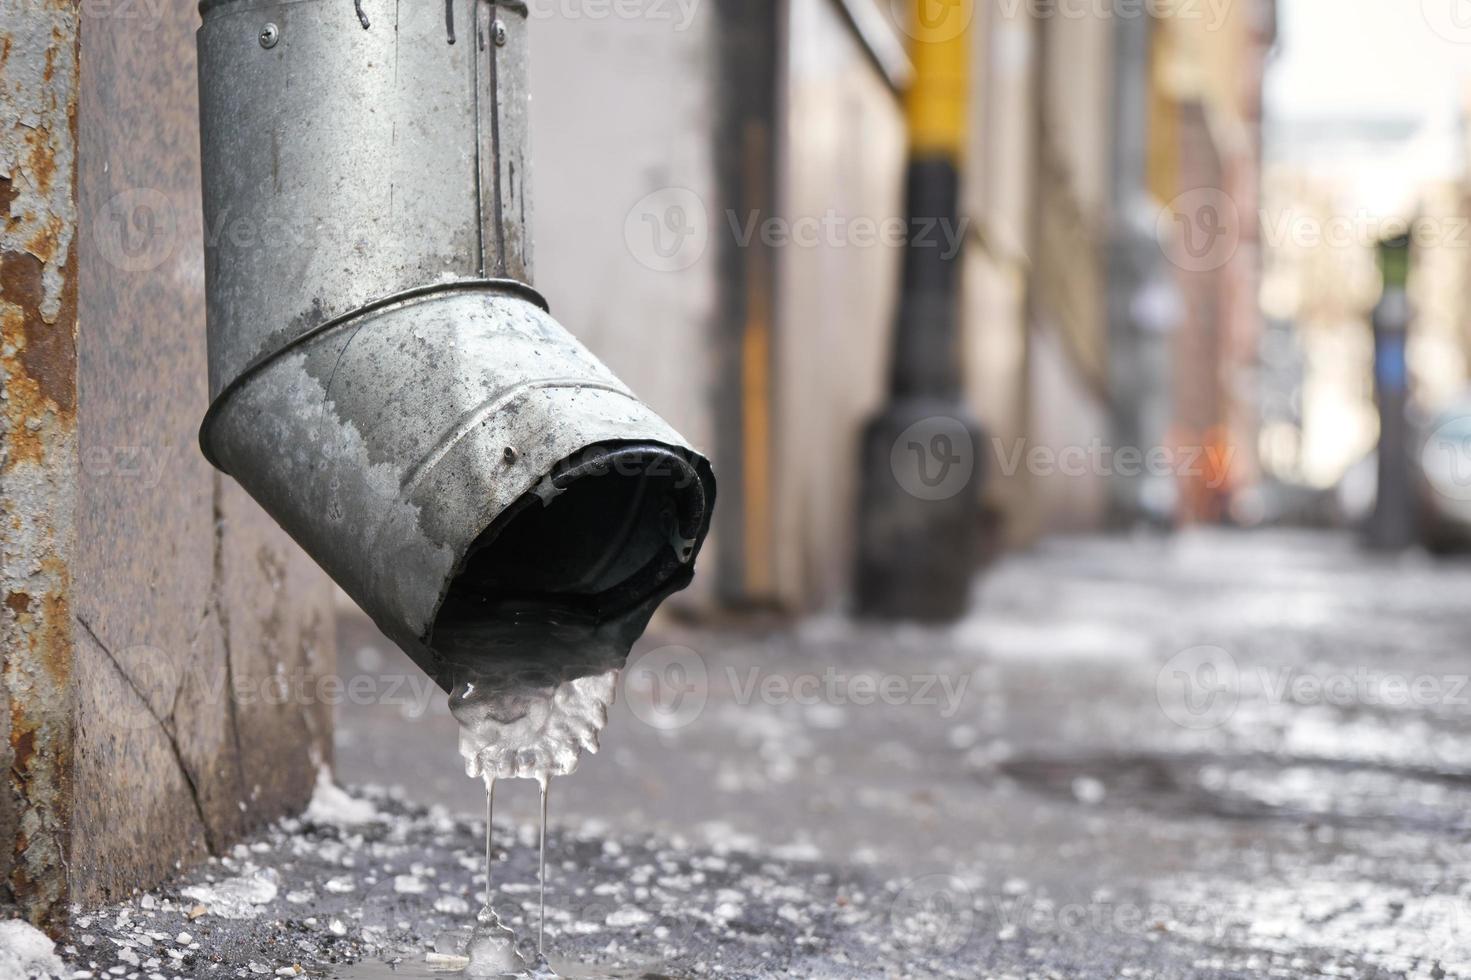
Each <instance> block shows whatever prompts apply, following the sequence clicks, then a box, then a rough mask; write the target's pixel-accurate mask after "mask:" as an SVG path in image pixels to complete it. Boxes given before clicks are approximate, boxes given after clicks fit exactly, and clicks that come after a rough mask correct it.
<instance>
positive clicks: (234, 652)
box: [71, 4, 332, 904]
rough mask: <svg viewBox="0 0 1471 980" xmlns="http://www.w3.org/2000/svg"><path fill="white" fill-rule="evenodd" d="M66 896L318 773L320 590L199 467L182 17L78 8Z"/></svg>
mask: <svg viewBox="0 0 1471 980" xmlns="http://www.w3.org/2000/svg"><path fill="white" fill-rule="evenodd" d="M85 9H86V10H87V12H86V14H84V23H83V25H82V36H83V37H82V51H83V56H82V71H81V77H82V93H81V100H80V119H81V125H80V153H81V172H80V178H79V184H80V202H79V203H80V212H81V223H82V233H81V236H80V242H79V245H80V253H81V298H80V328H79V332H80V367H79V374H80V379H79V386H80V392H81V397H80V405H79V409H78V430H79V440H80V477H79V479H80V494H79V505H78V528H79V545H78V550H77V555H76V562H75V572H74V576H75V586H74V595H75V613H76V619H77V624H78V628H77V644H78V645H77V650H76V657H77V663H78V667H79V671H78V673H79V678H80V683H79V685H78V698H79V704H78V711H77V725H76V739H77V742H76V774H75V781H76V792H77V807H76V814H75V825H74V827H75V832H74V835H73V843H72V847H73V853H72V865H71V867H72V889H73V897H74V899H75V900H77V901H79V902H82V903H84V904H85V903H89V902H93V901H98V900H102V899H106V898H109V897H113V896H115V895H117V894H119V893H120V892H125V891H127V890H130V889H131V888H133V887H136V886H139V885H143V884H148V883H151V882H154V881H157V880H159V879H160V878H162V877H165V876H166V875H168V874H169V873H170V872H171V871H172V870H173V869H174V868H175V866H176V862H180V861H182V862H184V863H186V864H187V863H188V862H190V861H193V860H196V859H198V858H201V857H203V856H205V855H206V854H208V853H210V852H215V853H218V852H220V851H221V850H222V849H224V848H226V847H227V846H228V845H229V844H230V843H231V842H232V841H233V840H234V839H235V838H236V837H237V836H239V835H240V834H241V833H242V832H243V831H244V830H246V829H248V828H249V827H251V826H254V825H257V824H259V823H261V822H263V821H265V820H268V819H271V818H274V817H277V816H280V815H282V814H284V813H287V812H290V811H292V810H293V809H295V808H298V807H299V806H300V805H301V804H302V803H304V802H305V801H306V800H307V799H308V798H309V797H310V794H311V788H312V785H313V782H314V779H315V774H316V769H317V766H318V765H319V764H321V763H323V762H326V761H328V754H329V751H330V712H329V709H327V708H326V707H324V706H323V705H321V704H319V703H305V702H307V701H308V700H310V698H309V697H307V696H304V693H303V692H306V693H307V694H309V693H310V691H311V690H312V689H313V688H312V684H311V683H310V680H309V679H310V678H314V677H318V676H321V675H323V674H326V673H329V672H330V671H331V670H332V653H331V647H332V642H331V641H332V637H331V627H330V622H331V621H330V617H329V609H330V593H329V591H328V587H327V584H326V580H325V578H324V577H323V576H322V575H321V573H320V572H319V571H318V570H317V569H316V567H315V565H313V564H312V563H311V562H310V561H309V560H308V559H307V558H306V557H305V556H304V555H303V554H302V553H301V552H300V550H299V549H297V547H296V546H295V545H294V544H293V543H292V542H291V541H290V540H289V539H288V538H287V537H286V536H285V535H284V534H283V533H282V532H281V531H280V530H279V529H278V528H276V526H275V525H274V524H273V523H272V522H271V521H270V520H269V519H268V518H266V517H265V515H264V514H263V513H262V512H261V511H260V509H259V508H258V507H257V506H256V505H255V504H254V503H253V502H251V501H250V500H249V499H248V498H247V497H246V496H245V495H244V493H243V492H241V491H239V489H238V488H237V487H236V486H235V485H234V483H233V482H232V481H230V480H228V479H227V478H224V477H221V476H220V475H219V474H217V473H215V472H214V471H213V470H212V469H211V468H210V467H209V465H208V464H207V463H206V462H205V461H204V459H203V457H202V456H201V455H200V453H199V449H198V447H197V444H196V430H197V427H198V425H199V421H200V419H201V418H202V417H203V415H204V410H205V407H206V404H207V397H208V392H207V374H206V368H205V331H204V279H203V258H202V255H203V241H204V238H203V236H204V234H206V230H205V229H204V228H203V224H202V219H201V216H200V196H199V135H198V124H197V89H196V66H195V48H194V30H195V28H196V27H197V26H198V17H197V15H196V14H195V12H194V5H193V4H136V5H116V6H106V5H99V6H97V7H96V8H85Z"/></svg>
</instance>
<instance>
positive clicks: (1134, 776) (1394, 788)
mask: <svg viewBox="0 0 1471 980" xmlns="http://www.w3.org/2000/svg"><path fill="white" fill-rule="evenodd" d="M1000 770H1001V772H1002V773H1004V774H1005V775H1006V776H1009V777H1010V778H1012V779H1014V780H1016V781H1017V782H1018V783H1020V784H1022V785H1023V786H1026V787H1028V788H1030V789H1032V790H1034V791H1036V792H1040V793H1045V794H1047V795H1049V796H1059V797H1066V798H1071V799H1075V800H1078V801H1079V802H1082V803H1087V804H1090V805H1096V806H1113V807H1135V808H1139V809H1145V810H1150V811H1153V812H1157V813H1166V814H1178V815H1182V816H1194V815H1200V816H1211V817H1220V818H1226V819H1236V820H1301V821H1310V822H1314V823H1320V824H1328V825H1332V826H1354V827H1358V826H1381V825H1384V826H1394V827H1397V828H1400V829H1406V828H1415V829H1418V830H1422V831H1429V832H1434V833H1447V834H1458V833H1465V832H1468V831H1471V776H1467V775H1464V774H1460V773H1444V772H1434V771H1416V770H1407V769H1397V768H1393V767H1387V766H1376V765H1372V764H1364V763H1358V762H1353V763H1349V762H1335V761H1332V760H1317V759H1311V760H1300V759H1278V758H1274V757H1230V756H1209V755H1178V756H1172V755H1149V754H1138V755H1126V756H1099V757H1094V758H1070V759H1055V758H1023V759H1016V760H1013V761H1010V762H1008V763H1005V764H1004V765H1002V766H1001V767H1000Z"/></svg>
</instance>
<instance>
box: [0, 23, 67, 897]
mask: <svg viewBox="0 0 1471 980" xmlns="http://www.w3.org/2000/svg"><path fill="white" fill-rule="evenodd" d="M76 51H77V15H76V12H75V9H74V8H73V6H72V4H71V3H68V2H66V0H49V2H40V0H38V2H36V3H30V4H9V3H7V4H0V104H3V106H4V111H3V112H0V216H3V219H4V220H0V519H3V521H4V528H3V532H0V646H3V650H4V654H5V657H4V670H3V679H4V696H3V697H0V715H3V717H0V721H3V722H4V724H5V728H6V732H7V735H8V738H7V739H6V740H5V742H4V744H3V747H0V753H3V757H0V772H3V773H4V774H5V777H4V782H3V787H4V789H3V792H0V872H3V875H4V878H3V882H0V895H3V898H4V900H5V901H6V902H13V903H17V904H19V905H21V906H22V907H23V908H24V909H25V911H26V912H27V914H28V915H29V916H30V917H31V918H32V919H33V920H35V921H38V922H45V923H47V924H52V925H54V924H55V922H56V921H57V920H58V919H59V918H60V916H61V915H62V914H63V912H64V902H65V899H66V887H65V885H66V883H65V876H64V869H65V868H66V866H67V862H68V837H67V827H68V824H69V821H70V805H71V786H70V783H71V778H70V776H71V758H72V734H71V725H72V707H71V698H72V678H73V676H74V674H73V662H72V650H73V636H72V617H71V612H70V607H69V600H70V594H71V581H70V572H71V568H70V563H71V560H72V557H73V551H74V549H75V546H76V527H75V513H74V507H75V482H76V480H75V474H76V464H77V440H76V405H77V400H76V372H77V368H76V295H77V294H76V251H75V242H74V240H73V239H74V234H73V232H74V228H75V206H74V205H75V193H74V177H75V166H76V157H75V153H74V148H75V142H76V140H75V126H76V114H75V110H76V93H77V61H76Z"/></svg>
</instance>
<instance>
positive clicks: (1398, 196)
mask: <svg viewBox="0 0 1471 980" xmlns="http://www.w3.org/2000/svg"><path fill="white" fill-rule="evenodd" d="M1278 10H1279V13H1278V16H1279V31H1280V36H1279V40H1278V50H1277V53H1276V56H1275V59H1274V62H1273V64H1272V66H1271V68H1270V69H1269V72H1268V76H1267V89H1266V112H1267V120H1268V129H1267V132H1268V145H1267V147H1266V152H1267V154H1268V156H1269V157H1274V158H1277V159H1293V160H1299V161H1303V162H1307V163H1309V164H1310V165H1311V166H1312V167H1313V168H1314V169H1322V170H1323V171H1324V172H1325V173H1327V172H1330V171H1331V172H1332V173H1334V174H1336V175H1338V176H1340V177H1341V178H1343V179H1344V180H1346V181H1347V182H1348V184H1349V186H1351V187H1353V188H1354V189H1355V197H1356V198H1357V199H1358V200H1359V201H1360V202H1361V203H1362V204H1364V205H1365V206H1366V207H1367V208H1368V209H1369V210H1370V211H1373V212H1379V213H1400V212H1403V211H1404V210H1405V209H1406V208H1407V207H1410V206H1412V204H1413V197H1414V188H1415V187H1416V186H1418V185H1421V184H1423V183H1424V182H1425V181H1427V180H1432V179H1439V178H1444V177H1450V176H1453V175H1455V174H1460V173H1464V171H1465V168H1466V140H1465V136H1464V134H1463V133H1461V131H1460V129H1459V127H1460V126H1461V125H1462V124H1463V116H1464V114H1465V113H1466V112H1467V111H1468V110H1471V0H1279V8H1278ZM1308 121H1312V122H1314V123H1317V124H1319V125H1318V126H1315V127H1310V126H1306V125H1304V123H1306V122H1308ZM1325 121H1333V122H1336V123H1338V124H1340V125H1338V126H1336V127H1332V128H1331V130H1330V131H1331V132H1332V133H1333V134H1334V135H1332V136H1329V135H1326V134H1325V132H1324V130H1323V129H1322V128H1321V124H1322V123H1324V122H1325ZM1376 121H1377V122H1400V123H1402V124H1403V125H1400V126H1394V127H1392V131H1394V132H1397V133H1398V134H1400V135H1398V136H1397V137H1396V138H1393V139H1390V140H1384V139H1382V138H1379V139H1361V140H1356V139H1352V138H1349V139H1345V136H1344V134H1345V131H1346V130H1347V131H1352V130H1353V129H1354V127H1355V125H1364V126H1365V127H1366V130H1365V131H1367V124H1369V123H1372V122H1376ZM1344 124H1347V125H1344ZM1309 134H1319V135H1317V136H1310V135H1309ZM1380 135H1381V137H1382V135H1383V130H1382V129H1381V130H1380Z"/></svg>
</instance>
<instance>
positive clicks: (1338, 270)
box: [1261, 91, 1471, 512]
mask: <svg viewBox="0 0 1471 980" xmlns="http://www.w3.org/2000/svg"><path fill="white" fill-rule="evenodd" d="M1453 104H1455V105H1456V106H1457V108H1456V109H1455V110H1454V111H1452V112H1450V113H1445V114H1440V115H1438V116H1432V117H1430V118H1416V117H1414V116H1410V115H1380V116H1370V117H1368V118H1360V119H1355V120H1345V119H1341V118H1335V117H1318V118H1284V119H1282V120H1280V121H1279V123H1278V132H1276V133H1275V134H1274V143H1275V144H1276V146H1277V151H1276V152H1275V153H1274V154H1273V155H1272V156H1271V157H1269V159H1268V160H1267V164H1266V176H1265V181H1264V189H1263V192H1264V200H1263V212H1262V221H1261V226H1262V229H1263V233H1264V234H1265V235H1266V236H1267V237H1268V238H1269V242H1270V248H1268V250H1267V252H1266V257H1267V263H1266V273H1265V281H1264V284H1263V290H1262V306H1263V309H1264V310H1265V312H1266V313H1267V315H1268V316H1269V317H1271V318H1272V319H1273V320H1274V321H1275V322H1278V323H1281V324H1282V325H1283V326H1284V333H1283V337H1284V347H1283V349H1281V350H1279V351H1277V352H1276V353H1274V355H1273V357H1274V359H1275V360H1277V361H1278V363H1279V364H1280V363H1281V361H1282V360H1283V359H1290V358H1297V359H1299V360H1300V361H1301V367H1300V370H1299V372H1298V373H1299V375H1300V377H1299V378H1298V379H1297V380H1296V382H1295V389H1289V388H1287V387H1285V386H1287V385H1290V384H1293V383H1294V382H1293V380H1292V377H1291V372H1288V373H1286V374H1284V375H1282V376H1281V377H1280V379H1279V381H1278V383H1277V387H1276V390H1275V391H1273V392H1269V398H1270V399H1271V401H1272V402H1273V403H1275V404H1291V405H1292V406H1293V408H1294V411H1293V412H1291V413H1290V414H1289V415H1286V416H1281V417H1276V418H1272V419H1270V420H1269V421H1268V423H1267V425H1266V426H1265V428H1264V430H1263V433H1262V438H1261V446H1262V458H1263V463H1264V470H1265V471H1266V472H1267V474H1268V475H1269V476H1270V477H1271V478H1273V479H1274V480H1277V481H1280V482H1282V483H1286V484H1297V485H1302V486H1304V487H1307V488H1316V489H1329V488H1334V487H1341V488H1342V490H1343V493H1344V494H1345V495H1346V496H1347V498H1348V499H1347V500H1346V504H1347V506H1349V508H1350V510H1352V511H1355V512H1357V511H1360V510H1362V509H1364V507H1365V506H1367V501H1366V500H1364V499H1360V498H1362V496H1363V494H1364V493H1367V492H1369V487H1367V486H1362V484H1363V483H1364V481H1363V479H1362V474H1363V472H1366V471H1367V470H1368V469H1369V467H1368V466H1367V463H1366V460H1367V459H1368V457H1370V456H1371V454H1373V453H1374V452H1375V450H1376V446H1377V442H1378V437H1379V430H1378V426H1379V420H1378V415H1377V412H1376V409H1375V403H1374V384H1373V370H1374V346H1373V337H1372V334H1371V331H1370V326H1369V318H1370V313H1371V311H1372V310H1373V307H1374V305H1375V303H1376V302H1377V300H1378V298H1379V292H1380V272H1379V269H1378V266H1377V263H1376V258H1375V252H1374V249H1375V244H1376V242H1377V241H1378V240H1379V239H1380V238H1383V237H1388V236H1391V235H1393V234H1395V233H1405V232H1407V233H1408V234H1409V235H1410V238H1411V242H1412V249H1413V264H1412V270H1411V278H1410V287H1409V288H1410V294H1411V299H1412V301H1413V303H1414V307H1415V311H1416V316H1415V320H1414V322H1413V324H1412V326H1411V330H1410V336H1409V340H1408V346H1407V352H1406V353H1407V360H1408V368H1409V376H1410V397H1411V412H1412V414H1413V415H1415V416H1418V417H1419V418H1421V419H1424V418H1427V417H1429V416H1430V415H1432V414H1433V413H1436V412H1439V411H1441V410H1442V409H1444V408H1446V407H1447V406H1448V405H1449V404H1450V403H1452V402H1453V401H1455V400H1457V399H1458V398H1464V396H1465V392H1466V388H1467V384H1468V380H1471V375H1468V365H1471V308H1468V301H1471V168H1468V161H1471V138H1468V129H1471V126H1468V120H1471V91H1468V92H1465V93H1461V94H1460V97H1459V98H1458V99H1457V100H1455V102H1454V103H1453ZM1386 171H1392V172H1393V173H1394V175H1395V178H1396V180H1394V181H1390V180H1387V179H1386V177H1385V173H1386ZM1384 186H1396V192H1395V193H1393V194H1392V195H1389V196H1385V195H1382V194H1381V195H1375V194H1372V193H1366V188H1378V187H1384ZM1289 337H1290V340H1287V339H1285V338H1289Z"/></svg>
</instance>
